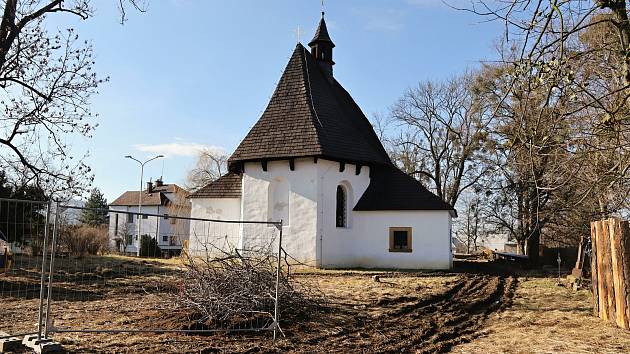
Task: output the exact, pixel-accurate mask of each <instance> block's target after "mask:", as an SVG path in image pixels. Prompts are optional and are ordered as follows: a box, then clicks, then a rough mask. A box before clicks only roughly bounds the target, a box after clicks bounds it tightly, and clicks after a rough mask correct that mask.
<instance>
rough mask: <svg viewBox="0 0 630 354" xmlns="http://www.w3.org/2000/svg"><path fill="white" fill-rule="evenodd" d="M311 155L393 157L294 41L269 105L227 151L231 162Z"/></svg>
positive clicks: (371, 160) (378, 160) (372, 160)
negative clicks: (230, 154) (235, 146)
mask: <svg viewBox="0 0 630 354" xmlns="http://www.w3.org/2000/svg"><path fill="white" fill-rule="evenodd" d="M309 156H312V157H322V158H328V159H331V160H339V161H347V162H351V163H359V164H390V163H391V162H390V160H389V157H388V155H387V153H386V152H385V149H384V148H383V146H382V144H381V142H380V141H379V139H378V137H377V135H376V133H375V132H374V129H373V128H372V125H371V124H370V122H369V120H368V119H367V118H366V117H365V115H364V114H363V112H361V109H360V108H359V106H358V105H357V104H356V103H355V102H354V100H353V99H352V97H350V95H349V94H348V92H346V90H345V89H344V88H343V87H342V86H341V85H340V84H339V83H338V82H337V81H336V80H335V79H334V78H328V77H327V76H326V75H325V74H324V73H323V72H322V70H321V69H320V67H319V65H318V63H317V62H316V61H315V59H314V58H313V57H312V55H311V53H309V52H308V50H307V49H306V48H304V46H302V44H298V45H297V46H296V47H295V50H294V51H293V55H292V56H291V59H290V60H289V63H288V65H287V67H286V69H285V70H284V73H283V74H282V77H281V78H280V81H279V83H278V86H277V87H276V90H275V92H274V94H273V96H272V97H271V100H270V102H269V105H268V106H267V108H266V109H265V111H264V112H263V114H262V116H261V117H260V119H259V120H258V122H256V124H255V125H254V126H253V127H252V129H251V130H250V131H249V133H248V134H247V136H246V137H245V139H243V141H242V142H241V143H240V145H239V146H238V148H237V149H236V150H235V151H234V154H233V155H232V156H231V157H230V165H232V164H233V163H235V162H239V161H257V160H274V159H276V160H278V159H288V158H296V157H309Z"/></svg>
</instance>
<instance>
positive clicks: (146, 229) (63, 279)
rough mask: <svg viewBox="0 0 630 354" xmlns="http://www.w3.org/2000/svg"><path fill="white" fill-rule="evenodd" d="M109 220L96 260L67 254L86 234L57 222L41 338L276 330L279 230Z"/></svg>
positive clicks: (117, 215)
mask: <svg viewBox="0 0 630 354" xmlns="http://www.w3.org/2000/svg"><path fill="white" fill-rule="evenodd" d="M64 208H73V209H78V210H82V208H76V207H71V206H68V207H60V208H59V210H63V209H64ZM109 217H110V225H109V227H108V228H106V231H105V232H106V233H107V236H106V238H104V239H103V241H102V242H103V243H104V244H105V246H103V247H94V250H99V251H97V252H96V254H92V253H93V252H89V251H88V252H83V253H81V252H78V251H77V248H80V247H76V245H73V243H81V242H84V241H85V240H83V235H82V232H83V233H85V230H83V231H82V230H81V227H77V226H73V225H65V224H63V223H62V220H63V218H59V217H56V218H55V220H59V222H60V224H59V225H58V226H57V227H56V230H57V231H56V232H55V233H54V235H53V239H54V248H55V249H54V253H53V254H54V257H53V258H54V259H53V267H52V269H54V271H53V273H52V277H51V278H52V281H51V282H50V284H49V289H51V292H50V296H49V300H48V301H49V303H50V312H48V313H49V314H50V315H49V316H47V317H48V318H47V325H46V334H48V333H59V332H103V333H107V332H109V333H116V332H191V333H199V332H216V331H262V330H275V329H276V326H275V325H274V324H275V323H276V322H275V319H276V317H277V316H276V313H277V307H276V306H277V301H276V299H277V297H276V288H277V284H278V282H277V280H278V278H277V276H278V275H279V272H278V269H279V268H278V266H279V261H278V260H279V256H278V253H279V252H280V247H279V246H280V237H281V236H280V230H281V227H278V226H279V225H277V224H275V223H268V222H247V221H226V220H208V219H198V218H188V217H182V216H171V215H159V214H146V213H143V214H139V213H135V212H123V211H115V212H110V213H109ZM121 221H122V222H121ZM137 222H142V223H143V225H142V228H141V233H140V234H139V235H140V236H139V237H138V233H137V227H135V226H136V225H133V224H134V223H137ZM150 225H154V227H151V226H150ZM121 230H122V231H121ZM88 236H89V235H88ZM72 250H74V251H72ZM101 250H106V251H101ZM138 253H139V254H140V256H141V257H136V254H138Z"/></svg>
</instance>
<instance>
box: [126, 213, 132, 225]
mask: <svg viewBox="0 0 630 354" xmlns="http://www.w3.org/2000/svg"><path fill="white" fill-rule="evenodd" d="M127 223H128V224H133V214H127Z"/></svg>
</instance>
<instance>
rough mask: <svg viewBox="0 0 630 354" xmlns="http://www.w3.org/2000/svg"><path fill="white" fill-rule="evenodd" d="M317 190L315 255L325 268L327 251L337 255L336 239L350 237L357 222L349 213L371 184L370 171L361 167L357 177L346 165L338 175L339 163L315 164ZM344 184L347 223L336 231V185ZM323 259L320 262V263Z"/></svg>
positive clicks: (353, 168)
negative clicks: (317, 182)
mask: <svg viewBox="0 0 630 354" xmlns="http://www.w3.org/2000/svg"><path fill="white" fill-rule="evenodd" d="M318 179H319V182H320V183H319V190H318V197H319V200H320V203H319V205H318V225H317V255H318V260H319V262H318V265H319V266H324V265H325V264H326V258H329V256H328V254H329V253H330V252H336V251H335V250H334V248H335V247H336V245H337V243H336V240H337V239H340V238H341V239H343V238H346V239H347V238H352V237H353V235H354V233H355V230H356V226H357V223H358V222H359V221H358V220H357V219H356V215H355V213H354V212H353V211H352V209H353V208H354V206H355V205H356V203H357V202H358V201H359V199H360V198H361V196H362V195H363V193H364V192H365V190H366V189H367V187H368V186H369V185H370V169H369V167H367V166H363V167H362V168H361V171H360V173H359V174H358V175H357V174H356V166H355V165H352V164H346V166H345V169H344V171H343V172H339V163H338V162H333V161H328V160H319V161H318ZM340 184H341V185H343V186H344V187H345V189H346V191H347V205H346V211H347V223H348V227H346V228H337V227H336V226H335V225H336V223H335V219H336V212H337V186H338V185H340ZM322 260H323V263H322Z"/></svg>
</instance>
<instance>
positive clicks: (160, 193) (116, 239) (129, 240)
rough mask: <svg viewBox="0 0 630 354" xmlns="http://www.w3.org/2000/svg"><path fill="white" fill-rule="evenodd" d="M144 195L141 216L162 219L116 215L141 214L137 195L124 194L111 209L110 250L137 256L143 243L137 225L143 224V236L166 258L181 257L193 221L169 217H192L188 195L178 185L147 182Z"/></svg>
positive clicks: (128, 192)
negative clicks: (153, 240) (154, 241)
mask: <svg viewBox="0 0 630 354" xmlns="http://www.w3.org/2000/svg"><path fill="white" fill-rule="evenodd" d="M141 193H142V213H146V214H153V215H161V216H160V217H158V216H148V215H142V216H141V217H140V216H138V215H135V214H123V213H116V211H121V212H130V213H137V212H138V197H139V196H138V191H127V192H125V193H123V194H122V195H121V196H120V197H118V198H117V199H116V200H114V201H113V202H112V203H111V204H110V206H109V209H110V214H109V240H110V244H111V247H112V248H113V249H116V250H118V251H119V252H122V253H132V254H136V252H137V251H138V247H139V242H140V241H139V237H138V224H137V223H138V222H140V223H141V224H140V234H141V235H149V236H151V237H153V238H155V239H156V240H157V242H158V246H159V247H160V249H161V250H162V252H163V253H164V254H169V255H177V254H179V253H180V252H181V250H182V244H183V242H184V241H185V240H188V232H189V230H190V221H189V220H185V219H177V218H173V217H168V216H179V217H190V202H189V200H188V199H187V197H188V192H187V191H186V190H184V189H183V188H181V187H179V186H178V185H176V184H164V183H163V182H162V180H161V179H158V180H157V181H155V185H153V183H151V182H148V183H147V189H146V190H144V191H142V192H141ZM165 215H166V216H165Z"/></svg>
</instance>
